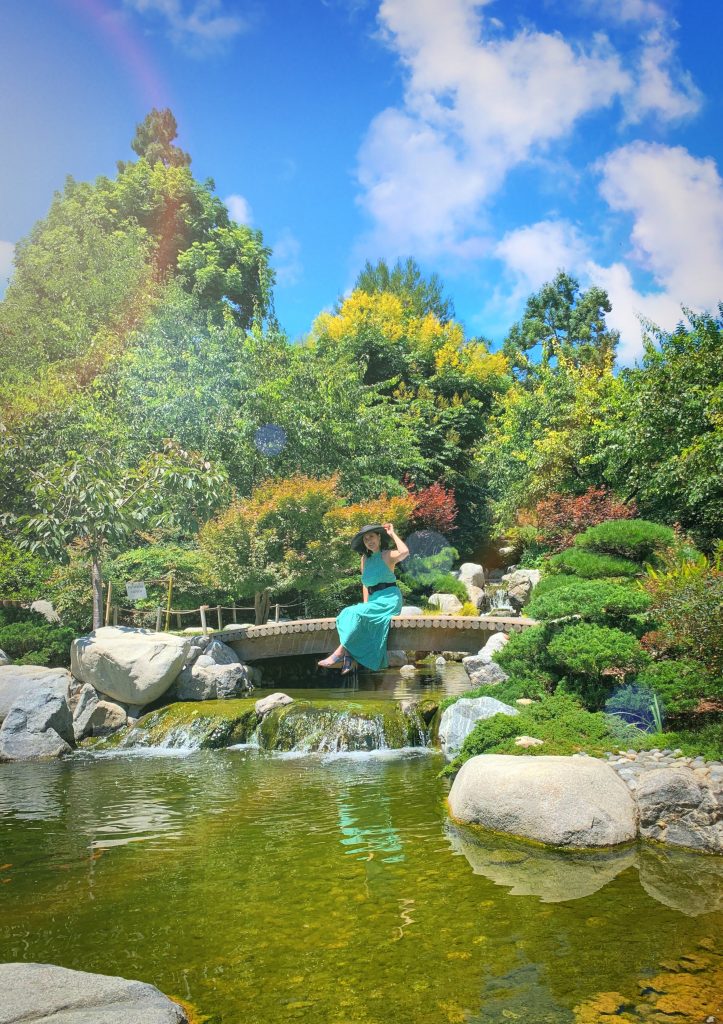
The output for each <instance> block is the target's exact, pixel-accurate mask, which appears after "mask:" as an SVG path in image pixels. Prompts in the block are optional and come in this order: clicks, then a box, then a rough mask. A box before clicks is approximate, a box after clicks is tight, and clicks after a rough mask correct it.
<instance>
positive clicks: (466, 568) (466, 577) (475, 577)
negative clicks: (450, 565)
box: [458, 562, 485, 589]
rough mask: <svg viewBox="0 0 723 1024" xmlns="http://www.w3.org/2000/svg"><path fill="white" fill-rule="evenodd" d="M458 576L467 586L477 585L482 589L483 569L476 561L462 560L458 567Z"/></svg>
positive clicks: (483, 583) (483, 582)
mask: <svg viewBox="0 0 723 1024" xmlns="http://www.w3.org/2000/svg"><path fill="white" fill-rule="evenodd" d="M458 578H459V579H460V580H461V581H462V583H464V584H466V585H467V586H468V587H469V586H470V585H471V586H473V587H479V588H481V589H484V585H485V571H484V569H483V568H482V566H481V565H478V564H477V562H463V563H462V564H461V565H460V567H459V576H458Z"/></svg>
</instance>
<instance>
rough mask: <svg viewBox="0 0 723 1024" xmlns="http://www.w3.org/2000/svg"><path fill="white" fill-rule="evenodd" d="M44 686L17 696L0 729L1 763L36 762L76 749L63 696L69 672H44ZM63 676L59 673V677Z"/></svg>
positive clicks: (66, 702)
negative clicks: (46, 673)
mask: <svg viewBox="0 0 723 1024" xmlns="http://www.w3.org/2000/svg"><path fill="white" fill-rule="evenodd" d="M47 671H49V672H50V673H54V674H49V675H48V677H47V679H46V681H45V684H44V685H42V686H35V687H33V688H32V689H30V690H28V691H27V692H26V693H24V694H22V696H20V697H18V698H17V700H16V701H15V703H14V704H13V706H12V707H11V709H10V711H9V712H8V713H7V715H6V716H5V720H4V722H3V724H2V727H0V761H39V760H44V759H46V758H51V757H59V756H60V755H61V754H68V753H70V751H71V750H72V749H73V747H74V746H75V737H74V735H73V716H72V714H71V711H70V707H69V706H68V700H67V697H66V694H67V692H68V683H69V681H70V673H69V672H67V671H65V670H64V669H52V670H47V669H46V672H47ZM61 673H62V674H61Z"/></svg>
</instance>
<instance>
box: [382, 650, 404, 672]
mask: <svg viewBox="0 0 723 1024" xmlns="http://www.w3.org/2000/svg"><path fill="white" fill-rule="evenodd" d="M387 661H388V662H389V667H390V668H400V667H401V666H402V665H406V664H408V662H409V658H408V657H407V652H406V651H396V650H395V651H387Z"/></svg>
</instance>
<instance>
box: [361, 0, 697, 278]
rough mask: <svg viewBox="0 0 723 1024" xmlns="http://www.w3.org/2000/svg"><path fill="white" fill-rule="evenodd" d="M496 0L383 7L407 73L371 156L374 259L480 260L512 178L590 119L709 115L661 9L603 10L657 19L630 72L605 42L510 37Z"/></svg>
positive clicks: (365, 187) (365, 202)
mask: <svg viewBox="0 0 723 1024" xmlns="http://www.w3.org/2000/svg"><path fill="white" fill-rule="evenodd" d="M489 3H490V0H483V2H482V3H480V2H478V0H444V2H442V0H382V2H381V5H380V8H379V16H378V17H379V24H380V28H381V32H382V36H383V38H384V39H385V41H386V42H387V44H388V45H389V47H390V48H391V49H392V50H393V51H394V52H395V53H396V54H397V55H398V57H399V60H400V62H401V64H402V65H403V67H404V69H405V72H406V76H405V85H404V96H403V102H402V104H401V105H400V106H398V107H392V108H388V109H386V110H384V111H383V112H381V113H380V114H378V115H377V116H376V117H375V118H374V119H373V121H372V122H371V124H370V126H369V129H368V131H367V135H366V137H365V139H364V141H363V143H362V145H361V147H360V150H359V156H358V168H357V178H358V182H359V185H360V186H361V191H360V194H359V196H358V202H359V204H360V206H361V207H362V208H363V209H364V210H365V211H366V213H367V214H368V215H369V217H370V220H371V225H372V226H371V229H370V232H369V234H368V236H367V237H366V238H365V239H364V240H363V242H362V244H361V246H360V247H359V248H360V250H361V252H363V253H370V252H371V253H373V254H374V255H384V256H387V257H395V256H399V255H403V254H407V253H409V252H414V253H416V254H417V255H419V256H420V257H426V258H434V257H439V256H442V255H450V254H451V255H454V256H461V257H463V258H467V259H469V258H478V257H479V256H480V255H482V254H484V253H485V252H486V251H487V250H488V249H489V243H488V242H487V241H485V238H484V236H485V234H486V212H487V209H488V207H489V203H490V200H491V199H492V197H493V196H494V195H495V193H496V192H498V191H499V189H500V188H501V187H502V185H503V184H504V181H505V178H506V176H507V174H508V173H509V171H510V170H512V169H513V168H515V167H517V166H520V165H523V164H525V163H528V162H530V161H532V160H535V161H540V160H541V159H542V158H543V157H545V158H546V157H547V156H548V155H549V153H550V151H552V152H553V153H554V152H555V150H554V149H553V148H552V147H553V144H555V143H559V142H562V141H564V140H566V139H567V138H568V137H569V136H570V134H571V132H572V131H573V130H574V129H575V127H576V126H577V125H578V123H579V122H580V120H581V119H582V118H583V117H584V116H585V115H586V114H589V113H592V112H595V111H600V110H602V109H604V108H606V107H609V106H610V105H611V104H613V102H614V101H616V100H619V101H621V102H622V103H623V104H624V108H625V112H626V118H627V122H628V124H630V123H633V122H636V121H639V120H640V119H641V118H643V117H644V116H650V115H653V116H655V117H656V118H658V119H659V120H665V121H675V120H680V119H681V118H684V117H687V116H690V115H692V114H694V113H695V112H696V111H697V110H698V109H699V107H700V103H701V96H700V93H699V91H698V89H697V88H696V86H695V85H694V84H693V82H692V81H691V79H690V77H689V76H687V75H686V74H685V73H684V72H682V71H681V70H680V69H679V68H677V66H676V63H675V55H674V50H675V47H674V44H673V42H672V41H671V39H670V37H669V35H668V33H669V31H671V30H672V27H673V23H672V21H671V20H670V19H669V18H668V17H667V16H665V15H664V11H663V8H662V6H661V5H660V4H658V3H654V2H652V0H619V2H618V0H607V2H606V3H605V4H603V8H602V9H601V11H599V12H598V16H604V15H607V16H608V17H609V18H614V19H616V20H621V19H624V18H626V17H627V18H629V19H630V20H634V21H641V20H642V21H644V20H648V21H653V20H654V21H655V25H654V27H652V28H649V30H648V31H647V33H646V34H645V35H644V36H643V39H642V42H641V49H639V50H637V51H636V52H634V53H633V54H632V55H631V57H630V69H627V68H626V67H625V66H624V62H623V59H622V57H621V56H620V54H618V52H617V51H616V50H615V49H614V48H613V46H612V44H611V43H610V41H609V40H608V38H607V37H606V36H604V35H602V34H599V33H597V34H594V33H593V34H591V35H590V38H589V40H588V43H587V45H586V46H581V45H577V44H573V43H571V42H570V41H568V40H566V39H564V38H563V37H562V36H561V35H560V34H558V33H554V34H553V33H548V32H538V31H535V30H533V29H532V28H524V29H522V30H520V31H518V32H517V33H516V34H514V35H511V36H508V37H505V36H503V35H501V34H500V32H499V22H498V21H497V20H496V19H492V18H489V17H485V14H486V8H487V4H489ZM483 8H484V10H483ZM556 156H557V154H556Z"/></svg>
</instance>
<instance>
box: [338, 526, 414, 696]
mask: <svg viewBox="0 0 723 1024" xmlns="http://www.w3.org/2000/svg"><path fill="white" fill-rule="evenodd" d="M351 546H352V547H353V548H354V550H355V551H358V552H359V553H360V554H361V574H362V591H363V594H364V600H363V601H361V602H360V603H359V604H352V605H350V606H349V607H348V608H343V609H342V611H341V612H339V614H338V615H337V617H336V629H337V632H338V634H339V639H340V640H341V643H340V644H339V646H338V647H337V649H336V650H335V651H333V652H332V653H331V654H330V655H329V656H328V658H324V660H323V661H320V662H318V665H319V666H320V667H321V668H334V667H336V666H339V667H340V668H341V674H342V675H343V676H345V675H348V673H349V672H354V671H355V670H356V669H357V668H358V667H359V665H363V666H364V667H365V668H369V669H372V670H373V671H376V670H378V669H381V668H387V667H388V665H389V662H388V661H387V636H388V635H389V624H390V622H391V619H392V616H394V615H399V613H400V611H401V610H402V592H401V590H400V589H399V586H398V585H397V581H396V577H395V575H394V566H395V565H396V563H397V562H401V561H402V559H404V558H406V557H407V555H408V554H409V548H408V547H407V545H406V544H405V543H404V541H403V540H402V539H401V537H398V536H397V534H396V533H395V532H394V527H393V526H392V524H391V523H384V524H381V523H372V524H371V525H369V526H364V527H362V529H361V530H359V532H358V533H357V534H356V535H355V536H354V537H353V539H352V541H351Z"/></svg>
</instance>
